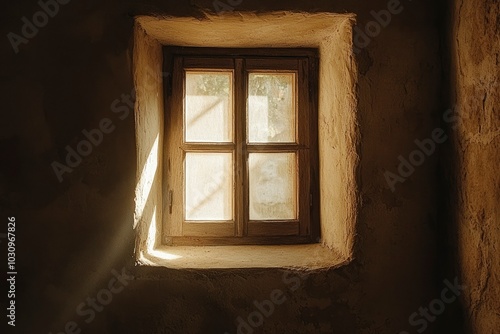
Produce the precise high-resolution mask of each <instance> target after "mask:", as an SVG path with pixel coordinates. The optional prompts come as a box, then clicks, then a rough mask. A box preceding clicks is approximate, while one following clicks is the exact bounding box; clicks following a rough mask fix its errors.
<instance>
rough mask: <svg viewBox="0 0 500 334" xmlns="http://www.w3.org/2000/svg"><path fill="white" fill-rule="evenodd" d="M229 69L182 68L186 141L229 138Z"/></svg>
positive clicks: (223, 140) (231, 126)
mask: <svg viewBox="0 0 500 334" xmlns="http://www.w3.org/2000/svg"><path fill="white" fill-rule="evenodd" d="M232 77H233V74H232V72H194V71H187V72H186V97H185V98H186V100H185V103H186V105H185V111H184V125H185V126H184V131H185V132H184V138H185V140H186V142H231V141H232V140H233V131H232V129H233V125H232V123H233V120H232V117H233V116H232V115H233V113H232V97H233V92H232V82H233V78H232Z"/></svg>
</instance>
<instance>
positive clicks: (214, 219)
mask: <svg viewBox="0 0 500 334" xmlns="http://www.w3.org/2000/svg"><path fill="white" fill-rule="evenodd" d="M310 61H311V59H310V58H308V57H300V56H297V57H286V58H285V57H260V56H248V55H232V56H220V55H217V56H215V57H213V58H210V57H207V56H206V55H202V56H200V55H191V54H189V55H182V54H180V55H175V56H174V57H173V62H172V63H173V82H172V94H171V96H168V97H167V101H166V116H167V117H166V134H167V135H166V138H165V140H166V143H167V144H166V145H165V149H166V152H165V153H166V157H167V158H166V163H167V168H166V173H165V176H166V177H165V179H166V189H167V190H166V191H167V192H168V198H169V202H170V203H169V208H170V211H169V213H168V214H167V215H164V217H165V219H164V220H165V221H164V226H165V228H164V236H165V238H164V240H165V241H166V242H167V243H171V244H234V243H257V244H258V243H295V242H297V243H301V242H310V241H311V240H312V237H313V236H311V223H312V222H311V208H310V205H309V204H310V200H311V198H310V196H311V195H310V194H312V190H311V186H312V185H311V179H312V178H311V175H310V173H311V165H312V166H313V167H314V168H316V166H317V162H316V161H315V158H314V157H316V154H315V153H314V150H317V148H316V147H310V143H311V142H316V140H310V139H311V136H317V134H316V131H315V127H314V126H313V127H311V125H313V124H314V123H315V122H311V120H310V118H311V117H314V115H315V111H313V110H311V108H310V105H309V99H310V95H309V89H311V88H312V87H311V86H312V85H310V83H309V80H310V79H311V77H312V76H310V75H311V74H312V73H309V71H310V67H309V65H310ZM179 116H180V117H179ZM180 194H182V195H180ZM314 240H315V239H314Z"/></svg>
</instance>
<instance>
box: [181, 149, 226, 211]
mask: <svg viewBox="0 0 500 334" xmlns="http://www.w3.org/2000/svg"><path fill="white" fill-rule="evenodd" d="M232 165H233V164H232V154H231V153H186V172H185V173H184V175H185V178H186V179H185V185H186V192H185V194H186V208H185V210H186V211H185V217H186V220H232V219H233V192H232V189H233V171H232Z"/></svg>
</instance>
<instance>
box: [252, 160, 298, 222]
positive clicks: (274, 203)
mask: <svg viewBox="0 0 500 334" xmlns="http://www.w3.org/2000/svg"><path fill="white" fill-rule="evenodd" d="M248 165H249V186H250V189H249V192H250V194H249V199H250V220H264V219H274V220H276V219H296V217H297V205H296V202H297V201H296V198H297V182H296V180H297V163H296V158H295V153H250V154H249V159H248Z"/></svg>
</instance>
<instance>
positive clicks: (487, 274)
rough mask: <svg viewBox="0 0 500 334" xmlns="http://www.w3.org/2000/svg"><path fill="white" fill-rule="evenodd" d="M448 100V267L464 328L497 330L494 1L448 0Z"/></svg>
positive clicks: (498, 136)
mask: <svg viewBox="0 0 500 334" xmlns="http://www.w3.org/2000/svg"><path fill="white" fill-rule="evenodd" d="M449 3H450V13H449V14H450V24H449V29H448V30H447V32H448V34H447V39H448V43H449V44H448V45H449V50H450V59H449V60H450V62H449V64H450V65H449V69H448V72H449V84H450V98H449V102H448V104H449V106H450V107H451V106H456V109H457V116H458V118H457V121H456V122H455V123H454V124H452V126H453V128H449V129H448V130H449V133H450V137H451V140H450V141H449V142H448V143H447V147H446V154H445V155H444V157H443V160H442V170H443V174H444V176H445V178H444V179H445V183H444V184H443V185H444V187H446V188H447V189H446V192H447V193H448V194H450V197H449V200H448V202H447V203H446V205H447V211H448V213H449V216H448V217H447V219H448V220H449V221H450V225H449V226H448V230H447V231H446V235H447V236H448V238H447V240H448V244H447V245H448V246H449V252H450V253H451V254H450V257H449V260H450V261H451V262H452V263H453V264H454V266H453V268H452V270H453V271H454V272H456V273H458V276H459V279H460V280H461V282H462V283H463V284H465V285H467V289H466V290H465V293H464V295H463V299H462V312H461V314H462V315H463V317H464V320H465V322H464V323H465V328H466V331H467V332H468V333H478V334H483V333H496V332H498V330H499V328H500V313H499V312H500V255H499V250H500V173H499V168H498V165H499V161H500V75H499V74H500V67H499V66H500V38H499V35H500V3H499V2H498V1H493V0H478V1H459V0H457V1H450V2H449Z"/></svg>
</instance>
